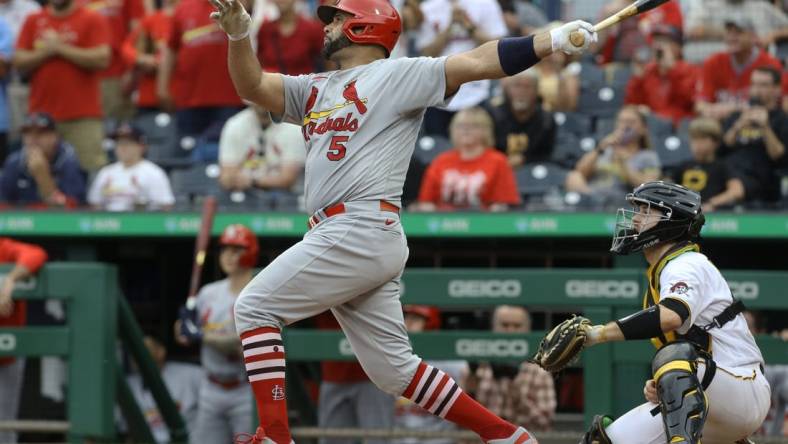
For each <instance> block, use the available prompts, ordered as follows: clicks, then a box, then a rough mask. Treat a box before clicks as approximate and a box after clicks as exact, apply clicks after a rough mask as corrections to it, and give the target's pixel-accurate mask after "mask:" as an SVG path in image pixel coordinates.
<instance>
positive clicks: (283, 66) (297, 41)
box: [257, 0, 324, 75]
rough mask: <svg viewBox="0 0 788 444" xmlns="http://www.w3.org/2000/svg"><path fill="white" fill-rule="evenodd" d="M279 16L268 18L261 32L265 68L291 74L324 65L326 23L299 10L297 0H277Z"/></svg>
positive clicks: (260, 49) (259, 40)
mask: <svg viewBox="0 0 788 444" xmlns="http://www.w3.org/2000/svg"><path fill="white" fill-rule="evenodd" d="M273 3H274V4H275V5H276V8H277V9H278V10H279V18H278V19H276V20H273V21H267V22H264V23H263V25H262V27H260V32H259V33H258V34H257V58H258V59H260V65H261V66H262V67H263V69H264V70H265V71H271V72H279V73H282V74H287V75H299V74H308V73H311V72H317V71H319V70H320V69H321V57H320V51H321V50H322V49H323V37H324V35H323V25H322V24H320V23H319V22H318V21H316V20H313V19H311V18H308V17H305V16H303V15H301V14H299V13H298V12H297V11H296V9H295V0H274V1H273Z"/></svg>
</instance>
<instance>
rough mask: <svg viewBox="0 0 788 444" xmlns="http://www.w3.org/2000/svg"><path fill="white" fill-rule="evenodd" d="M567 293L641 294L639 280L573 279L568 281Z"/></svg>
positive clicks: (626, 296)
mask: <svg viewBox="0 0 788 444" xmlns="http://www.w3.org/2000/svg"><path fill="white" fill-rule="evenodd" d="M565 289H566V295H567V296H569V297H570V298H624V299H631V298H636V297H638V295H639V294H640V285H639V284H638V281H615V280H609V281H596V280H579V279H571V280H568V281H566V285H565Z"/></svg>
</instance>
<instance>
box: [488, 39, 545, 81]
mask: <svg viewBox="0 0 788 444" xmlns="http://www.w3.org/2000/svg"><path fill="white" fill-rule="evenodd" d="M539 61H540V59H539V57H537V56H536V48H534V37H533V36H532V35H531V36H528V37H509V38H504V39H501V40H498V62H499V63H500V64H501V69H503V72H504V73H506V75H507V76H513V75H515V74H519V73H521V72H523V71H525V70H526V69H528V68H530V67H532V66H534V65H536V64H537V63H539Z"/></svg>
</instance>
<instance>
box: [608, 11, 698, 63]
mask: <svg viewBox="0 0 788 444" xmlns="http://www.w3.org/2000/svg"><path fill="white" fill-rule="evenodd" d="M630 3H631V2H629V1H626V0H613V1H611V2H610V3H608V4H607V5H606V6H605V7H604V9H603V11H602V15H603V16H604V17H608V16H609V15H611V14H613V13H615V12H618V11H619V10H621V9H623V8H624V7H626V6H628V5H629V4H630ZM683 23H684V20H683V17H682V15H681V8H680V7H679V5H678V3H677V2H668V3H666V4H664V5H662V6H660V7H659V8H656V9H652V10H651V11H648V12H647V13H645V14H641V15H640V16H638V20H627V21H624V22H622V23H620V24H618V25H615V26H613V27H612V28H610V30H608V31H606V32H604V33H603V34H602V35H600V43H599V48H600V50H599V53H600V58H599V62H600V63H602V64H605V63H610V62H630V61H633V60H635V59H637V58H638V57H637V56H638V53H639V52H640V51H642V50H643V49H646V48H647V45H648V38H650V36H651V32H652V30H653V29H654V28H655V27H656V26H658V25H668V26H673V27H676V28H679V29H681V27H682V25H683ZM647 37H648V38H647Z"/></svg>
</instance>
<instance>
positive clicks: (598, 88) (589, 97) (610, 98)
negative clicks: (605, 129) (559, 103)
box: [577, 63, 626, 117]
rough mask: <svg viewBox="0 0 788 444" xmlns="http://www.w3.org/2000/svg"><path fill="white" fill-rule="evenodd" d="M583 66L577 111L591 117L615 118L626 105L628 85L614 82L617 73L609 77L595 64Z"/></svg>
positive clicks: (584, 64)
mask: <svg viewBox="0 0 788 444" xmlns="http://www.w3.org/2000/svg"><path fill="white" fill-rule="evenodd" d="M581 66H582V68H581V70H580V74H579V76H580V98H579V99H578V103H577V111H578V112H580V113H582V114H585V115H587V116H591V117H613V116H615V115H616V112H618V110H619V109H620V108H621V106H622V105H623V104H624V92H625V90H626V84H624V85H620V84H617V83H616V82H615V81H614V79H615V71H613V75H608V73H606V72H605V70H604V69H602V68H600V67H598V66H595V65H594V64H591V63H583V64H582V65H581ZM622 69H623V68H622Z"/></svg>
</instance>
